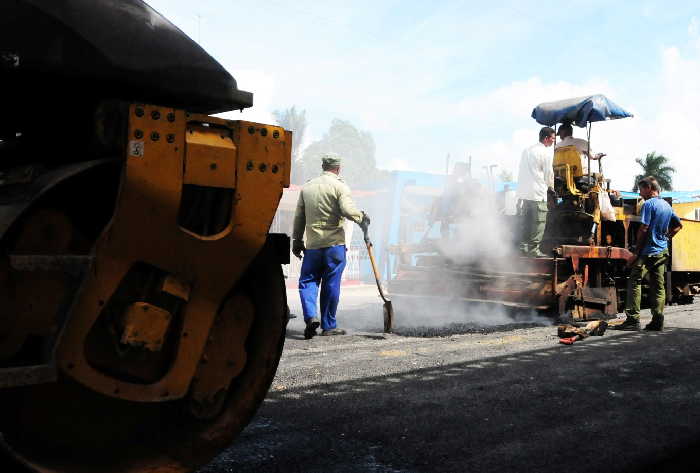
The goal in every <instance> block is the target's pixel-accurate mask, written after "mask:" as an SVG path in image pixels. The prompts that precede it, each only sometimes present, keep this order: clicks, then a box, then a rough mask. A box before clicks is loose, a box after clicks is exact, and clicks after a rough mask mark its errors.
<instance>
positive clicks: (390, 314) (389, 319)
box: [384, 301, 394, 333]
mask: <svg viewBox="0 0 700 473" xmlns="http://www.w3.org/2000/svg"><path fill="white" fill-rule="evenodd" d="M393 326H394V307H393V306H392V305H391V301H386V302H384V333H391V331H392V329H393Z"/></svg>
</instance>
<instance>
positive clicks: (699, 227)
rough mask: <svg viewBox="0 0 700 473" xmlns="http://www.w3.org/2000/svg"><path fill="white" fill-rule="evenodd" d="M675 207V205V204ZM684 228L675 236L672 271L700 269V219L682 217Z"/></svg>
mask: <svg viewBox="0 0 700 473" xmlns="http://www.w3.org/2000/svg"><path fill="white" fill-rule="evenodd" d="M674 208H675V205H674ZM681 221H682V222H683V229H682V230H681V231H680V232H678V234H677V235H676V236H675V237H674V238H673V242H672V243H671V244H672V250H673V257H672V259H671V270H672V271H700V221H697V220H688V219H684V218H682V219H681Z"/></svg>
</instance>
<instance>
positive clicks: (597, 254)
mask: <svg viewBox="0 0 700 473" xmlns="http://www.w3.org/2000/svg"><path fill="white" fill-rule="evenodd" d="M557 253H558V254H559V255H560V256H561V257H563V258H571V264H572V266H573V268H574V271H576V272H578V264H579V260H580V259H581V258H587V259H619V260H628V259H630V258H631V257H632V256H633V255H632V252H631V251H629V250H628V249H626V248H620V247H617V246H578V245H562V246H561V247H560V248H559V249H558V250H557Z"/></svg>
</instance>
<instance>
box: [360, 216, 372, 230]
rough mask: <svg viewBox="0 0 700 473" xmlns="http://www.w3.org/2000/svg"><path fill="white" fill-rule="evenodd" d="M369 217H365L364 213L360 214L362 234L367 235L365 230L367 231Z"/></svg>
mask: <svg viewBox="0 0 700 473" xmlns="http://www.w3.org/2000/svg"><path fill="white" fill-rule="evenodd" d="M369 222H370V220H369V215H367V214H366V213H365V212H362V220H361V221H360V228H361V229H362V233H365V234H366V233H367V230H368V229H369Z"/></svg>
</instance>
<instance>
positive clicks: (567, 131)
mask: <svg viewBox="0 0 700 473" xmlns="http://www.w3.org/2000/svg"><path fill="white" fill-rule="evenodd" d="M573 133H574V128H573V127H572V126H571V124H568V123H565V124H563V125H562V126H560V127H559V130H558V131H557V135H558V136H559V138H561V140H560V141H558V142H557V143H556V144H555V145H554V151H555V152H556V150H558V149H559V148H563V147H564V146H575V147H576V149H577V150H578V152H579V153H581V169H582V173H583V174H584V175H586V174H588V155H589V153H590V156H591V159H592V160H595V161H597V160H599V159H600V158H602V157H603V156H605V153H594V152H593V150H592V149H590V145H589V144H588V141H586V140H584V139H581V138H574V136H573Z"/></svg>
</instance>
